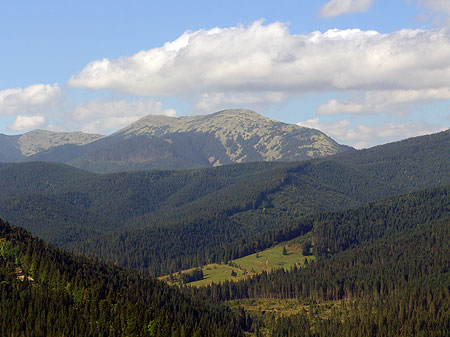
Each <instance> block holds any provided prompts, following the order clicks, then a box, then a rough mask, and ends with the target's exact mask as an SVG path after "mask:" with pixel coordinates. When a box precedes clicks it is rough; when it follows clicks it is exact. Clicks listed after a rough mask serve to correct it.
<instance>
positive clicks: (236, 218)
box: [0, 131, 450, 337]
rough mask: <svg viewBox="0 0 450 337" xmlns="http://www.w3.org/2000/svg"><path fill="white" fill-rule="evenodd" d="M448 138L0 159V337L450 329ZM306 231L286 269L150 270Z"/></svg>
mask: <svg viewBox="0 0 450 337" xmlns="http://www.w3.org/2000/svg"><path fill="white" fill-rule="evenodd" d="M449 145H450V132H449V131H446V132H442V133H439V134H435V135H430V136H424V137H417V138H413V139H409V140H405V141H402V142H397V143H393V144H387V145H384V146H379V147H375V148H372V149H368V150H363V151H349V152H347V153H342V154H339V155H336V156H333V157H330V158H326V159H316V160H311V161H304V162H294V163H250V164H244V165H230V166H223V167H218V168H213V169H200V170H189V171H142V172H126V173H116V174H107V175H98V174H93V173H89V172H86V171H82V170H78V169H74V168H71V167H68V166H65V165H61V164H49V163H23V164H2V165H0V188H1V193H0V194H1V196H0V217H2V218H3V220H1V221H0V297H1V301H0V329H1V332H0V334H1V335H2V336H171V337H172V336H244V335H248V336H363V335H367V336H448V335H449V334H450V323H449V322H450V312H449V310H448V308H450V195H449V192H450V185H449V184H450V174H449V173H450V146H449ZM22 227H24V228H26V229H24V228H22ZM31 233H32V234H31ZM305 238H306V239H307V243H308V245H307V249H305V254H313V255H314V259H311V260H309V259H308V261H311V262H310V263H307V264H305V265H298V266H297V265H296V266H294V267H293V268H292V269H290V270H286V269H283V268H280V269H273V270H272V271H269V272H266V271H265V272H262V273H259V274H256V275H253V276H251V277H248V278H246V279H242V280H239V281H236V280H234V281H228V280H227V281H224V282H221V283H212V284H210V285H207V286H203V287H193V286H190V285H189V282H192V281H195V280H198V279H201V278H203V277H204V275H203V273H202V272H201V269H193V272H192V273H190V274H185V275H184V276H183V277H184V279H185V280H184V283H187V285H182V286H174V285H168V284H166V283H164V282H163V281H160V280H157V279H156V278H154V277H155V276H160V275H164V274H169V273H175V272H178V271H180V270H181V269H187V268H199V267H201V266H202V265H204V264H206V263H211V262H216V263H224V262H227V261H229V260H233V259H236V258H239V257H243V256H247V255H249V254H252V253H257V252H261V251H263V250H264V249H266V248H270V247H274V246H275V245H279V244H283V245H285V244H286V242H290V240H296V239H298V240H303V241H302V242H305V241H304V240H305ZM43 239H44V240H45V241H44V240H43ZM46 241H48V243H46ZM55 246H59V247H55ZM283 254H288V252H287V251H286V249H285V248H283ZM180 275H181V274H180ZM252 301H253V302H254V303H257V305H255V306H256V307H258V306H259V308H257V309H254V307H255V306H254V307H252V306H251V305H250V304H251V303H253V302H252ZM264 301H273V302H274V303H281V305H280V308H281V309H280V308H278V309H277V310H268V309H267V307H265V306H264V303H266V302H264ZM287 301H289V303H291V305H292V306H294V307H295V310H291V311H289V310H287V306H285V310H283V305H284V304H283V303H288V302H287ZM258 303H259V304H258Z"/></svg>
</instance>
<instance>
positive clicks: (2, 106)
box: [0, 83, 62, 115]
mask: <svg viewBox="0 0 450 337" xmlns="http://www.w3.org/2000/svg"><path fill="white" fill-rule="evenodd" d="M61 97H62V91H61V88H60V87H59V85H58V84H57V83H55V84H53V85H50V84H35V85H31V86H29V87H26V88H10V89H4V90H1V91H0V115H14V114H18V113H25V112H36V111H38V110H41V109H47V108H49V107H52V106H54V105H55V104H58V103H59V102H60V100H61Z"/></svg>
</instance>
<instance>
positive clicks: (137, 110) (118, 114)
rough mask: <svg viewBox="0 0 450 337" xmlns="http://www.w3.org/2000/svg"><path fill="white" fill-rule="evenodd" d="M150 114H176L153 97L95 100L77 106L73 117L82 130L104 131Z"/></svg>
mask: <svg viewBox="0 0 450 337" xmlns="http://www.w3.org/2000/svg"><path fill="white" fill-rule="evenodd" d="M150 114H153V115H166V116H176V111H175V110H174V109H163V106H162V103H161V102H158V101H155V100H154V99H140V100H135V101H126V100H120V101H100V100H95V101H90V102H87V103H83V104H80V105H79V106H77V107H76V108H75V110H74V112H73V118H74V120H75V121H76V122H75V123H76V124H78V125H79V127H80V128H81V130H82V131H84V132H89V133H104V132H109V131H113V130H117V129H120V128H122V127H125V126H127V125H128V124H130V123H132V122H135V121H136V120H138V119H139V118H142V117H144V116H146V115H150Z"/></svg>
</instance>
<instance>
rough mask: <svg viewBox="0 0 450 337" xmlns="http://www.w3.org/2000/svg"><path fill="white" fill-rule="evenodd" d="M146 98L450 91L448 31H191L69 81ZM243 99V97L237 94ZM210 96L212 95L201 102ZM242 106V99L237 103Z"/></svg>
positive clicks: (282, 27)
mask: <svg viewBox="0 0 450 337" xmlns="http://www.w3.org/2000/svg"><path fill="white" fill-rule="evenodd" d="M68 84H69V85H70V86H72V87H82V88H89V89H112V90H118V91H123V92H127V93H131V94H133V95H142V96H173V95H178V96H183V95H194V96H195V95H200V102H199V104H200V105H203V104H204V103H203V102H204V99H202V98H204V97H207V96H209V97H213V98H216V97H218V96H214V95H219V96H220V95H222V96H225V97H232V98H236V97H239V95H240V97H241V98H242V100H241V101H242V103H243V104H245V102H246V98H245V96H246V95H251V94H255V93H257V94H258V93H259V94H260V93H265V92H277V93H281V94H283V95H285V97H287V96H289V95H297V94H299V93H303V92H308V91H323V92H325V91H329V90H337V91H347V90H362V91H370V90H419V89H427V90H428V89H442V88H450V35H449V33H448V31H446V30H444V29H441V30H439V29H437V30H423V29H416V30H412V29H405V30H400V31H395V32H392V33H389V34H381V33H378V32H376V31H361V30H359V29H349V30H338V29H333V30H329V31H327V32H325V33H321V32H312V33H310V34H307V35H303V34H299V35H295V34H291V33H290V32H289V30H288V28H287V25H286V24H284V23H281V22H275V23H272V24H268V25H264V24H263V22H262V21H261V20H260V21H256V22H254V23H253V24H251V25H250V26H248V27H244V26H238V27H232V28H226V29H222V28H214V29H211V30H199V31H194V32H186V33H184V34H183V35H181V36H180V37H179V38H178V39H177V40H175V41H173V42H168V43H166V44H165V45H164V46H162V47H161V48H153V49H150V50H145V51H141V52H139V53H137V54H135V55H133V56H127V57H122V58H120V59H111V60H109V59H103V60H99V61H94V62H91V63H90V64H89V65H87V66H86V67H85V68H84V69H83V70H82V71H81V72H80V73H79V74H77V75H74V76H73V77H72V78H71V79H70V80H69V82H68ZM237 94H238V95H237ZM201 95H207V96H201ZM235 101H236V102H237V101H238V100H235Z"/></svg>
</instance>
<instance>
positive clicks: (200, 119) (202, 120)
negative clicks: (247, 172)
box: [115, 110, 348, 165]
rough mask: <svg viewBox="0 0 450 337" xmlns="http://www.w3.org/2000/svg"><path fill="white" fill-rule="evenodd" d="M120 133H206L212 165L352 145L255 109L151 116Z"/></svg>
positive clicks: (174, 136)
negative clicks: (259, 112) (181, 115)
mask: <svg viewBox="0 0 450 337" xmlns="http://www.w3.org/2000/svg"><path fill="white" fill-rule="evenodd" d="M115 135H118V136H119V135H120V136H122V137H124V138H129V137H134V136H153V137H159V138H161V139H164V140H165V141H167V142H169V143H171V144H176V143H179V142H186V141H187V142H189V143H192V144H195V143H197V142H198V141H197V140H196V139H195V138H197V137H200V138H201V139H203V140H204V141H203V144H198V146H197V149H198V150H199V151H201V152H202V153H203V156H204V157H205V158H207V160H208V163H209V164H211V165H221V164H230V163H242V162H251V161H295V160H302V159H310V158H316V157H323V156H327V155H332V154H335V153H338V152H342V151H344V150H346V149H348V147H346V146H342V145H340V144H338V143H336V142H335V141H334V140H333V139H331V138H330V137H328V136H326V135H325V134H324V133H322V132H320V131H318V130H315V129H310V128H305V127H301V126H298V125H294V124H286V123H282V122H278V121H274V120H272V119H270V118H267V117H264V116H261V115H259V114H257V113H256V112H254V111H251V110H223V111H219V112H216V113H213V114H210V115H202V116H189V117H179V118H174V117H166V116H153V115H150V116H147V117H144V118H142V119H140V120H138V121H137V122H135V123H133V124H131V125H130V126H128V127H126V128H124V129H122V130H120V131H118V132H117V133H116V134H115ZM181 135H183V136H181ZM180 145H181V144H180Z"/></svg>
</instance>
